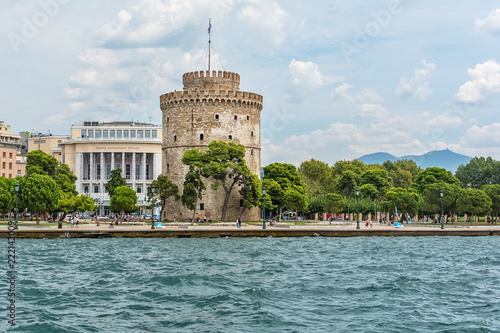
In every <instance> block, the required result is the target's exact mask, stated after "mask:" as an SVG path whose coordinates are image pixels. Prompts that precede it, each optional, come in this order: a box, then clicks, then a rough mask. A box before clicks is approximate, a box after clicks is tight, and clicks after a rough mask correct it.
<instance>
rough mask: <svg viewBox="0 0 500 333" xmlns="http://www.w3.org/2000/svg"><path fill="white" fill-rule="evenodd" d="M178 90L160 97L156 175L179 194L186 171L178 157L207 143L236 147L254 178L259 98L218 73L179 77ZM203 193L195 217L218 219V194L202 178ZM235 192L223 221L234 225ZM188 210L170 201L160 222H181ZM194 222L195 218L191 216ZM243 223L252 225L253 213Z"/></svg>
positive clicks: (256, 217) (237, 198)
mask: <svg viewBox="0 0 500 333" xmlns="http://www.w3.org/2000/svg"><path fill="white" fill-rule="evenodd" d="M182 80H183V84H184V89H183V91H175V92H170V93H167V94H165V95H162V96H160V107H161V110H162V112H163V147H162V150H163V152H162V154H163V155H162V157H163V158H162V173H163V174H164V175H166V176H168V178H169V179H171V180H172V181H173V182H174V183H175V184H177V186H179V191H180V192H181V193H182V187H183V186H182V185H183V182H184V176H185V174H186V172H187V171H188V168H187V167H186V166H184V165H183V164H182V156H183V154H184V152H185V151H187V150H190V149H199V150H206V149H207V148H208V144H209V143H210V142H212V141H215V140H216V141H225V142H233V143H236V144H242V145H243V146H244V147H245V149H246V155H245V161H246V162H247V165H248V167H249V168H250V170H251V171H252V173H254V174H256V175H259V174H260V111H261V110H262V106H263V100H262V96H261V95H257V94H254V93H249V92H243V91H240V87H239V86H240V76H239V75H238V74H237V73H232V72H225V71H224V72H223V71H218V72H216V71H212V72H211V73H210V71H206V72H204V71H200V72H191V73H186V74H184V75H183V76H182ZM204 181H205V185H206V186H207V190H205V191H204V193H203V199H201V200H199V201H198V205H197V207H196V212H197V214H198V216H199V217H200V218H203V217H204V216H205V215H206V216H207V219H212V220H219V219H220V217H221V213H222V205H223V201H224V196H225V195H224V190H223V189H222V188H219V189H218V190H217V191H214V190H213V189H211V188H210V184H211V183H210V182H209V180H208V179H204ZM240 197H241V196H240V195H239V188H234V189H233V190H232V192H231V198H230V200H229V204H228V208H227V212H226V219H227V220H230V221H234V220H236V218H237V217H238V216H239V213H240V211H241V206H240V199H241V198H240ZM191 214H192V211H190V210H188V209H186V208H185V207H184V206H183V205H182V203H181V202H180V201H174V200H171V202H169V203H168V204H167V206H166V207H165V211H164V215H162V216H163V217H164V218H167V219H173V218H176V219H177V220H187V219H189V217H190V216H191ZM194 218H196V216H195V217H194ZM243 220H246V221H258V220H259V208H254V209H252V210H246V211H245V213H244V215H243Z"/></svg>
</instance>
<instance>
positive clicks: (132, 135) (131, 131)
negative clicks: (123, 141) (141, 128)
mask: <svg viewBox="0 0 500 333" xmlns="http://www.w3.org/2000/svg"><path fill="white" fill-rule="evenodd" d="M130 137H131V138H135V130H130Z"/></svg>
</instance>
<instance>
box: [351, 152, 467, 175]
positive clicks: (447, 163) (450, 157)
mask: <svg viewBox="0 0 500 333" xmlns="http://www.w3.org/2000/svg"><path fill="white" fill-rule="evenodd" d="M471 159H472V157H469V156H465V155H461V154H457V153H454V152H452V151H451V150H449V149H445V150H434V151H430V152H428V153H427V154H423V155H407V156H401V157H395V156H394V155H391V154H388V153H375V154H368V155H364V156H361V157H360V158H358V161H361V162H363V163H365V164H382V163H384V162H385V161H387V160H389V161H391V162H395V161H397V160H413V161H415V163H417V165H418V166H419V167H421V168H423V169H425V168H428V167H434V166H436V167H440V168H444V169H446V170H450V171H451V172H453V173H455V171H456V170H457V168H458V166H459V165H460V164H467V163H469V161H470V160H471Z"/></svg>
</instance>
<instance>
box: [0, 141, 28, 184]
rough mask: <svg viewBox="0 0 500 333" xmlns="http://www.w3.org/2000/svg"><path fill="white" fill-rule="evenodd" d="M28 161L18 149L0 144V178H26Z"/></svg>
mask: <svg viewBox="0 0 500 333" xmlns="http://www.w3.org/2000/svg"><path fill="white" fill-rule="evenodd" d="M25 169H26V161H25V158H24V156H22V155H21V151H20V150H19V149H18V148H15V147H12V146H10V145H4V144H1V143H0V177H5V178H16V177H17V176H20V177H22V176H24V174H25Z"/></svg>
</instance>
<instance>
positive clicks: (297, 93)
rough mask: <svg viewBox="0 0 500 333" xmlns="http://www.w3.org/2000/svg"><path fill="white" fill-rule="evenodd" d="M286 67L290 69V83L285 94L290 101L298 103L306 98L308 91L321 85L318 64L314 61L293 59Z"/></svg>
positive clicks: (321, 79) (321, 80)
mask: <svg viewBox="0 0 500 333" xmlns="http://www.w3.org/2000/svg"><path fill="white" fill-rule="evenodd" d="M288 68H289V70H290V84H289V86H288V88H287V94H288V96H289V99H290V100H291V101H292V102H296V103H300V102H303V101H305V100H307V96H308V94H309V92H310V91H313V90H315V89H318V88H320V87H321V86H322V85H323V78H322V76H321V72H320V71H319V66H318V65H317V64H315V63H314V62H311V61H307V62H304V61H297V60H295V59H293V60H292V61H291V62H290V64H289V65H288Z"/></svg>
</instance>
